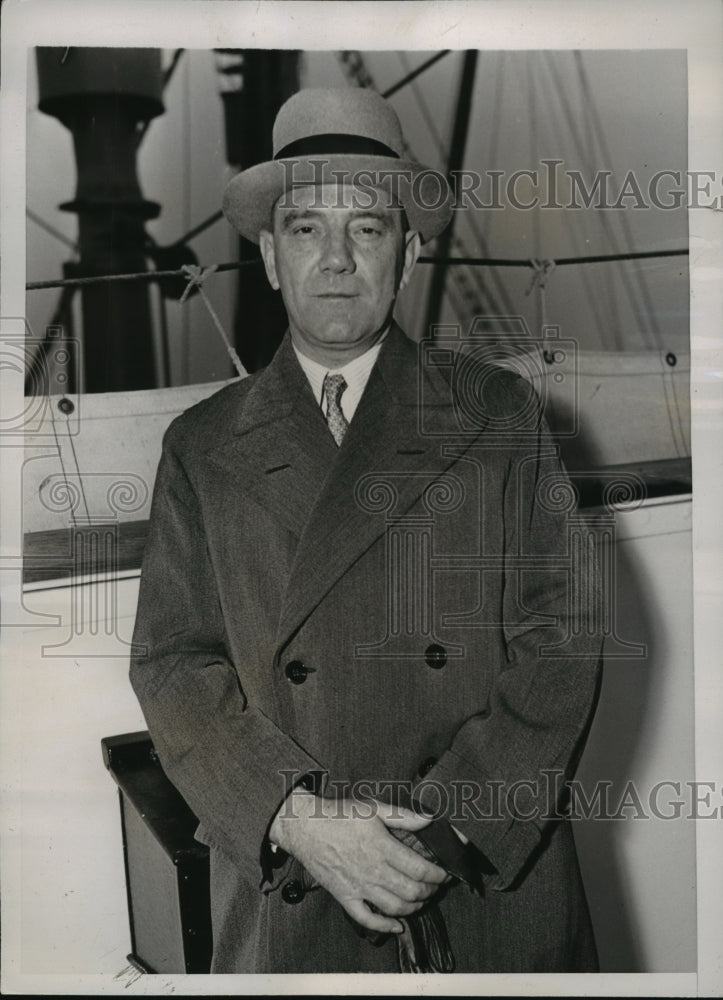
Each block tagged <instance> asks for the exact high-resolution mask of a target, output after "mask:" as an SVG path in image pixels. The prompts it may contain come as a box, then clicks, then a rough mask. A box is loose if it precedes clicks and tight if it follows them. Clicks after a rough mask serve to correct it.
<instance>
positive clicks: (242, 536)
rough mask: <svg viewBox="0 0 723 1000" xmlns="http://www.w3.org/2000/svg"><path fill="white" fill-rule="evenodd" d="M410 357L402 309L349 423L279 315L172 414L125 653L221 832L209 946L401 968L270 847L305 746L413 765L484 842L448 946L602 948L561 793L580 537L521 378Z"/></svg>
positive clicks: (333, 781) (563, 958) (185, 785)
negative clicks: (133, 649)
mask: <svg viewBox="0 0 723 1000" xmlns="http://www.w3.org/2000/svg"><path fill="white" fill-rule="evenodd" d="M420 357H421V356H420V352H419V350H418V346H417V345H415V344H414V343H413V342H412V341H410V340H409V339H408V338H407V337H406V336H405V335H404V334H403V333H402V332H401V331H400V330H399V329H398V328H397V327H393V328H392V329H391V331H390V333H389V334H388V336H387V338H386V340H385V342H384V343H383V345H382V349H381V351H380V354H379V357H378V360H377V363H376V365H375V367H374V369H373V370H372V373H371V375H370V378H369V381H368V383H367V386H366V389H365V391H364V394H363V396H362V398H361V401H360V403H359V406H358V409H357V412H356V414H355V416H354V419H353V420H352V421H351V424H350V426H349V429H348V431H347V433H346V436H345V438H344V440H343V442H342V445H341V447H339V448H337V446H336V444H335V443H334V441H333V439H332V437H331V435H330V433H329V430H328V428H327V426H326V423H325V420H324V417H323V414H322V412H321V410H320V408H319V407H318V405H317V404H316V402H315V400H314V397H313V394H312V391H311V389H310V386H309V384H308V382H307V379H306V377H305V375H304V374H303V371H302V369H301V368H300V366H299V364H298V361H297V359H296V357H295V354H294V352H293V348H292V346H291V343H290V340H289V339H288V335H287V338H286V340H285V341H284V342H283V343H282V345H281V347H280V349H279V351H278V353H277V355H276V357H275V358H274V360H273V361H272V363H271V364H270V365H269V367H268V368H267V369H265V370H264V371H263V372H260V373H258V374H256V375H253V376H251V377H249V378H247V379H244V380H241V381H240V382H237V383H234V384H232V385H230V386H228V387H226V388H224V389H222V390H221V391H220V392H218V393H216V394H215V395H213V396H212V397H210V398H209V399H207V400H205V401H204V402H202V403H200V404H198V405H197V406H194V407H193V408H192V409H190V410H188V411H187V412H186V413H184V414H182V415H181V416H180V417H179V418H178V419H176V420H175V421H174V422H173V423H172V425H171V426H170V428H169V430H168V431H167V434H166V437H165V439H164V447H163V456H162V459H161V463H160V466H159V470H158V475H157V481H156V485H155V493H154V500H153V509H152V515H151V525H150V533H149V538H148V542H147V548H146V552H145V558H144V564H143V571H142V578H141V587H140V597H139V607H138V616H137V623H136V633H135V643H136V644H138V646H139V648H141V652H140V653H139V654H138V655H137V656H136V657H135V658H134V660H133V662H132V667H131V679H132V683H133V685H134V688H135V690H136V692H137V695H138V697H139V699H140V702H141V705H142V707H143V710H144V712H145V715H146V719H147V723H148V727H149V730H150V732H151V735H152V737H153V740H154V742H155V745H156V748H157V751H158V753H159V756H160V759H161V761H162V763H163V765H164V768H165V770H166V772H167V773H168V775H169V776H170V778H171V779H172V780H173V781H174V783H175V784H176V785H177V787H178V788H179V790H180V791H181V793H182V794H183V796H184V797H185V798H186V800H187V801H188V803H189V805H190V806H191V808H192V809H193V810H194V812H195V813H196V815H197V816H198V818H199V821H200V826H199V830H198V834H197V836H198V837H199V839H200V840H202V841H204V842H205V843H207V844H208V845H209V846H210V848H211V877H212V882H211V888H212V915H213V931H214V964H213V971H218V972H331V971H338V972H355V971H369V972H384V971H395V970H396V968H397V964H396V962H397V959H396V943H395V941H394V940H391V939H386V940H384V941H383V942H382V943H381V944H379V943H377V944H372V943H370V941H368V940H367V939H366V938H364V937H363V936H362V935H360V934H359V933H358V929H357V928H356V927H355V925H353V924H352V922H351V921H350V920H349V919H348V918H347V917H346V914H345V913H344V912H343V910H342V908H341V906H340V905H339V904H338V903H337V902H336V901H335V900H334V899H333V898H332V897H331V896H330V895H329V894H328V893H327V892H326V891H325V890H324V889H322V888H318V887H317V888H314V889H307V888H305V887H306V886H307V881H306V880H305V878H304V876H305V873H304V871H303V869H302V868H301V866H300V865H299V863H298V862H297V861H296V860H295V859H293V858H289V859H286V860H285V861H284V862H283V863H282V864H280V865H278V866H277V867H275V868H274V867H272V865H271V864H270V861H274V859H273V857H272V856H270V853H269V851H268V841H267V833H268V828H269V824H270V822H271V819H272V817H273V816H274V814H275V813H276V811H277V810H278V809H279V807H280V805H281V803H282V802H283V801H284V797H285V795H286V794H287V793H288V791H289V788H290V786H291V784H293V783H294V782H295V781H296V780H297V779H298V777H300V776H301V775H304V774H307V773H308V772H311V771H314V772H321V774H322V776H323V777H322V782H323V785H322V788H321V793H322V794H330V793H331V792H330V790H331V789H332V788H335V789H337V791H338V789H342V790H343V791H345V792H349V791H350V790H351V791H354V790H355V789H356V790H358V789H359V788H360V787H363V788H364V790H365V791H366V793H367V794H369V793H370V791H371V792H372V793H374V794H376V795H377V796H378V797H379V798H389V797H390V796H394V795H396V794H397V791H398V790H399V789H400V788H406V787H407V786H409V785H410V784H411V785H412V787H413V790H414V792H415V794H416V795H417V797H418V798H419V799H420V800H421V801H423V802H426V804H427V805H429V806H431V807H432V808H438V809H441V810H442V812H443V813H444V815H445V816H446V818H447V819H448V820H450V821H451V822H453V824H454V826H455V827H456V828H457V829H458V830H459V831H460V832H462V833H464V834H465V835H466V836H467V837H468V838H469V840H470V842H471V843H472V845H475V846H476V848H478V849H479V850H480V851H481V852H483V854H484V856H485V858H486V859H487V861H488V862H489V863H490V864H491V865H492V866H493V868H494V873H493V874H490V875H485V879H484V881H485V892H484V894H483V895H479V894H477V893H473V892H471V891H470V890H469V888H468V887H467V886H466V885H464V884H462V883H457V884H453V885H451V886H448V887H447V889H446V891H445V893H444V895H443V898H442V899H441V901H440V908H441V910H442V913H443V915H444V918H445V921H446V924H447V930H448V934H449V937H450V942H451V946H452V950H453V953H454V956H455V963H456V965H455V971H458V972H519V971H543V972H545V971H576V970H580V971H587V970H594V968H595V948H594V942H593V939H592V933H591V928H590V922H589V916H588V910H587V905H586V901H585V895H584V891H583V886H582V882H581V878H580V873H579V870H578V865H577V860H576V855H575V850H574V845H573V840H572V834H571V830H570V821H569V820H564V819H563V820H559V819H556V818H555V814H556V813H557V812H558V811H559V810H558V808H557V806H559V802H558V799H557V792H556V791H552V790H553V789H558V790H559V788H560V787H561V784H560V783H561V782H564V778H565V777H569V776H570V774H571V773H572V771H573V770H574V767H575V765H576V761H577V758H578V756H579V753H580V750H581V747H582V744H583V742H584V738H585V734H586V731H587V728H588V725H589V721H590V717H591V713H592V711H593V709H594V703H595V699H596V694H597V686H598V680H599V653H600V644H601V643H600V638H599V636H598V635H597V634H596V626H595V625H594V623H592V624H591V616H590V611H589V609H590V608H591V607H592V606H593V605H594V598H595V594H596V593H597V582H596V579H595V568H594V558H593V557H592V556H591V555H590V551H589V546H588V545H587V542H586V541H585V534H584V526H582V523H581V522H580V521H579V518H578V517H577V515H576V513H575V511H574V508H571V506H570V503H569V502H568V501H569V490H568V486H567V483H568V481H567V479H566V475H565V473H564V471H562V470H561V467H560V463H559V460H558V458H557V454H556V448H555V446H554V445H553V444H552V441H551V439H550V437H549V435H548V433H547V431H546V429H545V427H544V424H542V425H541V424H540V421H539V406H538V400H537V397H536V396H535V394H534V393H533V392H532V390H531V389H530V388H529V386H528V383H527V382H525V381H524V380H523V379H522V378H520V377H519V376H517V375H514V374H512V373H511V372H506V371H502V370H500V369H492V368H490V369H485V370H484V371H483V372H482V377H477V378H476V380H475V379H472V380H471V381H470V379H469V377H468V376H467V375H464V373H462V374H460V371H459V369H458V368H456V367H455V366H456V361H455V357H454V355H453V353H452V352H450V351H449V350H446V349H440V351H437V352H436V353H435V351H431V352H430V351H429V350H426V351H425V355H424V360H423V361H420ZM478 375H479V373H478ZM581 539H582V541H581ZM581 552H582V553H584V552H587V553H588V556H587V557H585V558H579V554H580V553H581ZM576 553H577V556H576ZM360 783H361V784H360Z"/></svg>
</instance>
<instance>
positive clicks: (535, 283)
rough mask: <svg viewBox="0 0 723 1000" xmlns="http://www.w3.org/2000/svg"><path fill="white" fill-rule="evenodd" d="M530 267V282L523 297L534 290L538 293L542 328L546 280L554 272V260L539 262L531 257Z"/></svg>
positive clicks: (544, 320)
mask: <svg viewBox="0 0 723 1000" xmlns="http://www.w3.org/2000/svg"><path fill="white" fill-rule="evenodd" d="M530 267H531V268H532V281H531V282H530V285H529V287H528V289H527V291H526V292H525V295H530V294H531V293H532V292H533V290H534V289H535V288H538V289H539V291H540V316H541V319H542V325H543V327H545V326H547V299H546V297H545V288H546V285H547V279H548V277H549V276H550V275H551V274H552V272H553V271H554V270H555V267H556V264H555V261H554V260H539V259H538V258H537V257H533V258H532V259H531V260H530Z"/></svg>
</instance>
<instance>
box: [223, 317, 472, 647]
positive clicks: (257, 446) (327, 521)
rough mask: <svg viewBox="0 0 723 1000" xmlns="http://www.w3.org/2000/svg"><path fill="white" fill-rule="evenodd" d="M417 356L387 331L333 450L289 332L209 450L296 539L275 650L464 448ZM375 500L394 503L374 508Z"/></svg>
mask: <svg viewBox="0 0 723 1000" xmlns="http://www.w3.org/2000/svg"><path fill="white" fill-rule="evenodd" d="M421 349H422V348H421V347H420V346H419V345H416V344H414V343H413V342H412V341H410V340H409V339H408V338H407V337H406V336H405V334H404V333H402V331H401V330H400V329H399V327H397V326H396V325H393V327H392V329H391V330H390V332H389V334H388V336H387V338H386V339H385V341H384V344H383V345H382V349H381V351H380V352H379V357H378V359H377V363H376V365H375V366H374V368H373V369H372V372H371V374H370V376H369V381H368V382H367V386H366V389H365V391H364V393H363V395H362V398H361V400H360V401H359V405H358V407H357V410H356V413H355V415H354V419H353V420H352V421H351V424H350V425H349V430H348V431H347V434H346V436H345V438H344V441H343V443H342V445H341V447H340V448H337V446H336V445H335V443H334V441H333V439H332V437H331V435H330V434H329V430H328V428H327V426H326V421H325V420H324V417H323V414H322V412H321V410H320V408H319V406H318V405H317V403H316V400H315V399H314V395H313V393H312V391H311V387H310V385H309V383H308V380H307V378H306V376H305V374H304V372H303V371H302V369H301V366H300V365H299V363H298V360H297V359H296V356H295V354H294V350H293V348H292V346H291V341H290V338H289V335H288V334H287V335H286V337H285V338H284V340H283V342H282V344H281V346H280V347H279V350H278V351H277V353H276V355H275V357H274V359H273V361H272V362H271V364H270V365H269V366H268V368H266V369H265V370H264V371H263V372H261V373H259V374H258V375H256V376H253V384H252V385H251V387H250V389H249V391H248V394H247V396H246V399H245V401H244V404H243V406H242V408H241V409H240V412H239V413H238V414H237V416H236V418H235V420H234V421H233V423H232V425H231V427H230V429H229V433H228V435H227V436H226V437H225V438H224V440H222V441H221V442H220V443H219V444H217V445H215V446H214V447H213V448H212V449H211V450H210V451H209V453H208V457H209V459H210V460H211V461H213V462H215V463H216V464H218V465H220V466H222V467H223V468H224V470H225V471H226V472H227V473H228V474H229V475H230V476H232V477H234V479H235V481H236V483H237V486H238V489H239V492H240V493H241V494H242V495H243V494H244V493H246V494H250V495H251V496H253V497H254V498H255V499H256V500H257V502H258V503H259V504H260V505H261V506H262V508H263V509H264V510H265V511H267V512H268V513H269V514H270V515H271V517H273V518H274V519H275V520H276V521H277V523H280V524H282V525H283V526H284V527H286V528H287V529H288V530H290V531H291V532H292V533H293V534H294V535H296V537H297V539H298V544H297V547H296V552H295V555H294V558H293V563H292V566H291V570H290V574H289V577H288V580H287V585H286V589H285V593H284V598H283V602H282V611H281V616H280V621H279V631H278V637H277V638H278V648H279V649H281V648H283V646H284V645H285V644H286V642H288V640H289V639H290V638H291V637H292V636H293V635H294V634H295V632H296V631H297V630H298V628H299V627H300V626H301V625H302V624H303V622H304V621H305V619H306V618H307V617H308V615H309V614H310V613H311V612H312V611H313V610H314V608H315V607H316V606H317V605H318V604H319V602H320V601H321V600H322V599H323V598H324V596H325V595H326V594H327V593H328V592H329V590H330V589H331V588H332V587H333V586H334V584H335V582H336V581H337V580H338V579H339V578H340V577H341V576H342V575H343V574H344V573H345V572H346V570H347V569H348V568H349V566H351V565H352V564H353V563H354V562H355V561H356V560H357V559H358V558H359V557H360V556H361V555H363V553H364V552H365V551H366V550H367V549H368V548H369V547H370V546H371V545H372V544H373V543H374V542H375V541H376V540H377V539H378V538H379V537H380V536H381V535H383V534H384V531H385V529H386V527H387V516H389V515H393V516H395V517H398V516H401V515H402V514H404V513H405V512H406V511H407V510H408V509H409V508H410V507H411V506H412V505H413V504H414V503H415V501H416V500H418V499H419V497H420V496H421V494H422V493H423V491H424V490H425V489H426V488H427V487H428V486H429V484H430V483H431V482H433V481H434V480H435V479H438V478H439V477H440V476H441V475H443V473H444V472H445V470H447V469H448V468H449V467H450V466H451V465H452V464H453V463H454V462H455V461H456V460H457V459H458V458H459V457H460V456H461V454H462V453H463V452H464V451H465V450H466V449H467V448H468V447H469V444H470V443H471V441H470V440H469V438H464V437H462V438H460V436H459V431H458V428H457V424H456V421H455V416H454V408H453V406H451V405H450V384H449V381H448V380H447V379H446V378H445V377H444V375H442V374H441V373H440V371H438V370H436V369H434V368H430V367H428V366H427V365H424V364H420V363H419V352H420V350H421ZM450 438H453V439H454V438H456V442H455V448H454V449H452V450H451V451H450V449H449V448H445V447H444V442H445V441H447V442H449V440H450ZM375 496H376V497H377V498H379V497H386V498H387V500H390V502H391V504H392V505H391V506H390V507H388V508H382V509H375V499H374V498H375Z"/></svg>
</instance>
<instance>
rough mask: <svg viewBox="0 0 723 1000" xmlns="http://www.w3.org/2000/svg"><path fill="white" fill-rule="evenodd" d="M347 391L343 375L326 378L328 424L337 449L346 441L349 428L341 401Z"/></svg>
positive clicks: (325, 392)
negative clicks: (345, 437) (345, 436)
mask: <svg viewBox="0 0 723 1000" xmlns="http://www.w3.org/2000/svg"><path fill="white" fill-rule="evenodd" d="M345 389H346V381H345V380H344V376H343V375H329V374H326V375H325V376H324V395H325V396H326V422H327V424H328V425H329V430H330V431H331V436H332V437H333V438H334V440H335V441H336V444H337V447H338V446H339V445H340V444H341V442H342V441H343V440H344V435H345V434H346V429H347V427H348V426H349V424H348V423H347V419H346V417H345V416H344V414H343V413H342V410H341V406H340V403H339V401H340V400H341V394H342V393H343V392H344V390H345Z"/></svg>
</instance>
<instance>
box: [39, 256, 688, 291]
mask: <svg viewBox="0 0 723 1000" xmlns="http://www.w3.org/2000/svg"><path fill="white" fill-rule="evenodd" d="M687 256H688V250H643V251H640V252H638V253H612V254H594V255H589V256H585V257H560V258H558V259H557V260H552V259H550V258H548V260H549V262H550V263H551V264H554V265H555V267H565V266H567V265H571V264H604V263H607V262H609V261H618V260H648V259H655V258H658V257H687ZM537 260H538V258H531V259H524V258H520V259H515V258H509V257H425V256H422V257H419V258H418V262H419V263H420V264H444V265H445V266H447V265H455V264H463V265H465V266H471V267H529V268H532V269H533V270H534V269H535V267H536V265H537ZM260 263H261V258H260V257H254V258H252V259H250V260H235V261H228V262H226V263H224V264H211V265H206V266H204V267H203V270H208V269H209V268H213V270H214V272H216V271H236V270H239V269H240V268H242V267H249V266H250V265H255V264H260ZM184 277H188V272H187V271H186V269H185V267H182V268H180V269H179V270H177V271H138V272H136V273H134V274H99V275H89V276H87V277H85V278H57V279H55V280H53V281H29V282H28V283H27V284H26V285H25V289H26V291H28V292H36V291H39V290H41V289H43V288H66V287H69V286H71V285H75V286H81V287H82V286H83V285H97V284H102V283H103V282H105V281H157V280H158V279H160V278H184Z"/></svg>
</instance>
